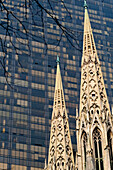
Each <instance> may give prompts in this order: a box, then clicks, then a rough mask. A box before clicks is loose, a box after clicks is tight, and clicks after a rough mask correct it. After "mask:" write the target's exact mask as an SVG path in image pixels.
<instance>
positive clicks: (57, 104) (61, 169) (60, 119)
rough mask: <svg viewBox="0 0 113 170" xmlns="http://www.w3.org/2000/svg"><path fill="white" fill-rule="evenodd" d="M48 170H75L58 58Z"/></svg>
mask: <svg viewBox="0 0 113 170" xmlns="http://www.w3.org/2000/svg"><path fill="white" fill-rule="evenodd" d="M46 169H47V170H50V169H55V170H57V169H58V170H68V169H72V170H74V157H73V150H72V144H71V138H70V132H69V123H68V115H67V111H66V106H65V99H64V92H63V85H62V78H61V73H60V66H59V57H57V73H56V85H55V94H54V104H53V112H52V120H51V134H50V145H49V155H48V166H47V168H46Z"/></svg>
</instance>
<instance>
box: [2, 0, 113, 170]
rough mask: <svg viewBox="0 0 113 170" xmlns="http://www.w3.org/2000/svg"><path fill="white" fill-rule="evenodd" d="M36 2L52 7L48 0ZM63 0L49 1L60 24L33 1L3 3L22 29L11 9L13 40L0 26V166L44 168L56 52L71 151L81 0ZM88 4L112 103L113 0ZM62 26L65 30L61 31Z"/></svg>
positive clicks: (77, 87)
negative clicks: (0, 65) (68, 126)
mask: <svg viewBox="0 0 113 170" xmlns="http://www.w3.org/2000/svg"><path fill="white" fill-rule="evenodd" d="M39 2H40V3H41V5H42V6H44V7H45V9H47V10H49V11H51V12H52V9H51V6H50V5H49V3H48V1H47V0H43V1H39ZM64 2H65V4H64V3H62V2H59V1H51V5H52V8H53V9H54V13H55V14H56V16H57V18H58V20H59V22H60V23H61V24H62V26H64V27H63V28H62V29H61V28H60V27H59V26H58V25H57V24H56V23H55V21H54V20H53V19H52V18H51V17H50V15H49V14H47V13H46V12H42V11H40V8H38V6H37V5H36V3H35V2H34V1H32V3H33V4H32V8H31V9H30V8H29V7H28V9H29V10H26V7H25V1H23V0H17V1H14V0H7V1H6V2H5V5H6V7H7V8H8V9H9V10H12V11H13V12H14V14H15V15H16V16H17V17H19V19H20V21H22V23H23V24H24V25H25V28H26V30H24V31H22V30H23V28H22V24H21V22H18V21H17V20H16V19H15V18H14V17H13V16H12V15H11V14H10V15H9V20H10V26H12V28H13V32H12V31H10V32H9V33H10V37H11V38H12V43H13V44H11V42H10V39H9V38H8V35H7V38H6V41H5V37H4V35H6V32H5V31H4V28H3V27H0V37H2V38H3V40H4V42H5V45H6V51H7V55H6V57H5V66H6V71H8V79H6V78H5V77H4V69H3V68H2V67H0V136H1V139H0V168H1V169H15V170H24V169H25V170H36V169H38V170H41V169H43V168H44V160H45V158H46V159H47V156H48V147H49V132H50V125H51V114H52V105H53V97H54V85H55V73H56V56H57V55H59V56H60V67H61V74H62V79H63V86H64V92H65V100H66V106H67V111H68V115H69V123H70V134H71V137H72V143H73V150H74V154H75V151H76V130H75V118H76V117H75V116H76V107H78V105H79V96H80V70H81V57H82V43H83V41H82V38H83V25H84V23H83V22H84V8H83V4H84V2H83V0H64ZM27 3H28V2H27ZM87 4H88V7H89V16H90V19H91V24H92V28H93V33H94V38H95V43H96V47H97V50H98V55H99V59H100V61H101V67H102V71H103V76H104V81H105V86H106V90H107V95H108V98H109V103H110V107H112V105H113V1H112V0H104V1H101V0H96V1H93V0H87ZM26 5H28V4H26ZM32 16H33V17H32ZM41 16H42V17H41ZM0 18H1V22H2V23H4V26H6V20H5V18H6V13H5V12H3V13H1V14H0ZM65 27H66V31H67V32H66V31H64V32H63V30H64V29H65ZM28 30H29V32H28ZM25 31H27V32H25ZM69 35H70V36H69ZM71 36H72V37H73V39H72V38H71ZM14 46H16V50H15V48H14ZM0 54H1V55H0V59H1V61H3V53H2V47H0ZM7 81H8V83H7ZM10 84H11V86H10Z"/></svg>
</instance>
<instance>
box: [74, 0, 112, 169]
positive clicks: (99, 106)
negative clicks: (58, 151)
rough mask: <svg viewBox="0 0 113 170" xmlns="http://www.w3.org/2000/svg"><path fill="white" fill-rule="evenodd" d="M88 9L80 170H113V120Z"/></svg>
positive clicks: (79, 124)
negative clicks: (112, 139)
mask: <svg viewBox="0 0 113 170" xmlns="http://www.w3.org/2000/svg"><path fill="white" fill-rule="evenodd" d="M84 7H85V18H84V37H83V55H82V65H81V89H80V109H79V111H80V113H79V117H78V118H77V123H76V124H77V148H78V151H77V152H78V157H77V162H78V169H80V170H84V169H86V170H95V169H98V167H99V169H100V170H103V169H109V170H111V169H112V168H111V167H112V165H111V167H110V161H111V162H112V161H113V158H112V156H111V154H110V153H112V154H113V151H112V147H110V148H111V149H110V151H109V148H108V145H109V146H110V144H109V143H110V140H111V138H113V135H112V133H111V131H113V124H112V117H111V112H110V107H109V103H108V99H107V94H106V90H105V85H104V80H103V75H102V71H101V65H100V61H99V58H98V55H97V50H96V45H95V41H94V37H93V32H92V28H91V23H90V19H89V15H88V7H87V3H86V1H84ZM108 129H110V131H108ZM108 132H109V133H108ZM109 135H110V137H109ZM97 145H98V147H97ZM112 146H113V143H112ZM100 153H101V154H100ZM103 158H104V159H103Z"/></svg>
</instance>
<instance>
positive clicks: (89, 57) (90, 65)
mask: <svg viewBox="0 0 113 170" xmlns="http://www.w3.org/2000/svg"><path fill="white" fill-rule="evenodd" d="M84 7H85V19H84V37H83V39H84V40H83V56H82V70H81V72H82V73H81V94H80V114H82V113H83V112H86V111H90V113H91V114H93V113H94V112H97V113H98V114H101V113H102V110H103V109H104V110H106V112H109V113H110V108H109V104H108V99H107V95H106V90H105V85H104V81H103V76H102V71H101V67H100V61H99V58H98V55H97V50H96V46H95V41H94V37H93V33H92V28H91V24H90V19H89V15H88V8H87V4H86V1H85V3H84Z"/></svg>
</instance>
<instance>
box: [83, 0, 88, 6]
mask: <svg viewBox="0 0 113 170" xmlns="http://www.w3.org/2000/svg"><path fill="white" fill-rule="evenodd" d="M84 8H88V5H87V2H86V0H84Z"/></svg>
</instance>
